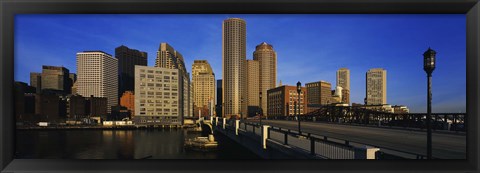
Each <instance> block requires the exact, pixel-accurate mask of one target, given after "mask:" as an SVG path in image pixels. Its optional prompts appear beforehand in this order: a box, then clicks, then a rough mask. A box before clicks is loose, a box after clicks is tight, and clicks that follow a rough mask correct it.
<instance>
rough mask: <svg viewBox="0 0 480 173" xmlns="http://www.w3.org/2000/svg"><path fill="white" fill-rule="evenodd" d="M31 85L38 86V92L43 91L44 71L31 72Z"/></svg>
mask: <svg viewBox="0 0 480 173" xmlns="http://www.w3.org/2000/svg"><path fill="white" fill-rule="evenodd" d="M30 86H32V87H35V88H36V93H40V92H41V91H42V73H35V72H31V73H30Z"/></svg>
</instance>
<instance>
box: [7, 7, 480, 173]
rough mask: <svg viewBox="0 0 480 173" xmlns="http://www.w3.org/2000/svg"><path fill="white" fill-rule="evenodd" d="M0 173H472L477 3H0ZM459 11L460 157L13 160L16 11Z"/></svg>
mask: <svg viewBox="0 0 480 173" xmlns="http://www.w3.org/2000/svg"><path fill="white" fill-rule="evenodd" d="M0 13H1V17H0V26H1V36H0V38H1V43H0V53H1V57H0V124H1V125H0V155H1V157H0V163H1V164H0V170H2V172H87V171H90V172H173V171H176V172H197V173H198V172H226V171H228V172H259V171H266V172H278V171H282V172H311V171H316V172H318V171H326V172H332V171H340V172H372V171H379V172H462V173H465V172H478V171H479V168H478V165H479V164H478V155H479V149H478V148H479V144H478V134H479V131H478V125H479V124H480V122H479V118H478V116H479V115H480V114H479V112H478V106H479V103H478V98H479V97H480V95H479V90H480V88H479V86H478V84H479V74H480V68H479V66H480V63H479V59H480V44H479V42H480V34H479V33H480V5H479V2H478V0H436V1H431V0H259V1H254V0H246V1H241V0H203V1H201V2H200V1H198V0H177V1H175V0H140V1H136V0H0ZM150 13H170V14H172V13H174V14H180V13H228V14H235V13H250V14H277V13H283V14H293V13H301V14H314V13H330V14H340V13H346V14H357V13H358V14H465V17H466V24H467V32H466V33H467V37H466V38H467V57H466V58H467V61H466V64H467V67H466V72H467V73H466V74H467V76H466V77H467V80H466V83H467V88H466V92H467V95H466V98H467V115H468V121H467V127H468V133H467V151H468V152H467V159H466V160H405V161H403V160H402V161H400V160H374V161H371V160H321V161H318V160H46V159H14V158H13V156H14V151H15V148H14V147H15V143H14V142H15V120H14V110H13V93H12V91H13V86H14V85H13V82H14V78H13V72H14V69H13V68H14V35H13V32H14V17H15V15H16V14H150Z"/></svg>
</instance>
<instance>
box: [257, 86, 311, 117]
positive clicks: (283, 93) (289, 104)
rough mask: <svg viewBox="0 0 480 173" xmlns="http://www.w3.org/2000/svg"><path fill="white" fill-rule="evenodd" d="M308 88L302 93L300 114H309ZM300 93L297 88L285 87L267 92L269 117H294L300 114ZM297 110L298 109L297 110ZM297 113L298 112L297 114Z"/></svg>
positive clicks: (303, 88) (302, 90)
mask: <svg viewBox="0 0 480 173" xmlns="http://www.w3.org/2000/svg"><path fill="white" fill-rule="evenodd" d="M306 91H307V90H306V88H305V87H302V89H301V92H300V105H299V109H300V111H299V112H300V114H305V113H307V109H306V107H307V104H306V95H307V93H306ZM297 102H298V92H297V87H296V86H287V85H283V86H280V87H276V88H272V89H269V90H268V91H267V112H268V116H294V115H296V113H298V111H297V110H298V107H296V105H297V106H298V104H297ZM296 108H297V109H296ZM296 111H297V112H296Z"/></svg>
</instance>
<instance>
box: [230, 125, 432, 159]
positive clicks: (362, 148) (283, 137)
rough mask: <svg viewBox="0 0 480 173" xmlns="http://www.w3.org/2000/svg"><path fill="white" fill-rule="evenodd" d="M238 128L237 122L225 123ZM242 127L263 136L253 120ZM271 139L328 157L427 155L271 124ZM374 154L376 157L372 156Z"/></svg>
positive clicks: (260, 127) (387, 157)
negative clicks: (235, 123)
mask: <svg viewBox="0 0 480 173" xmlns="http://www.w3.org/2000/svg"><path fill="white" fill-rule="evenodd" d="M226 128H227V129H232V128H235V126H234V125H228V126H226ZM239 128H240V129H242V130H243V131H245V132H246V133H250V134H253V135H255V136H258V137H259V138H260V137H263V136H262V132H263V129H262V126H261V125H260V124H259V123H254V122H244V121H242V122H240V123H239ZM266 133H268V134H266V136H267V139H268V140H271V141H274V142H277V143H278V144H281V145H285V146H290V147H293V148H295V149H297V150H301V151H302V152H306V153H309V154H310V155H311V156H312V157H318V158H325V159H371V158H376V159H425V158H426V155H424V154H419V153H412V152H408V151H400V150H397V149H393V148H388V147H382V146H376V145H373V144H367V143H363V142H358V141H353V140H347V139H340V138H334V137H329V136H323V135H318V134H313V133H308V132H301V133H298V131H295V130H291V129H285V128H281V127H275V126H269V127H268V129H267V131H266ZM372 155H373V157H372Z"/></svg>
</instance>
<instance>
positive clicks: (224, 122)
mask: <svg viewBox="0 0 480 173" xmlns="http://www.w3.org/2000/svg"><path fill="white" fill-rule="evenodd" d="M225 124H227V119H226V118H223V124H222V125H223V130H225Z"/></svg>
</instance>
